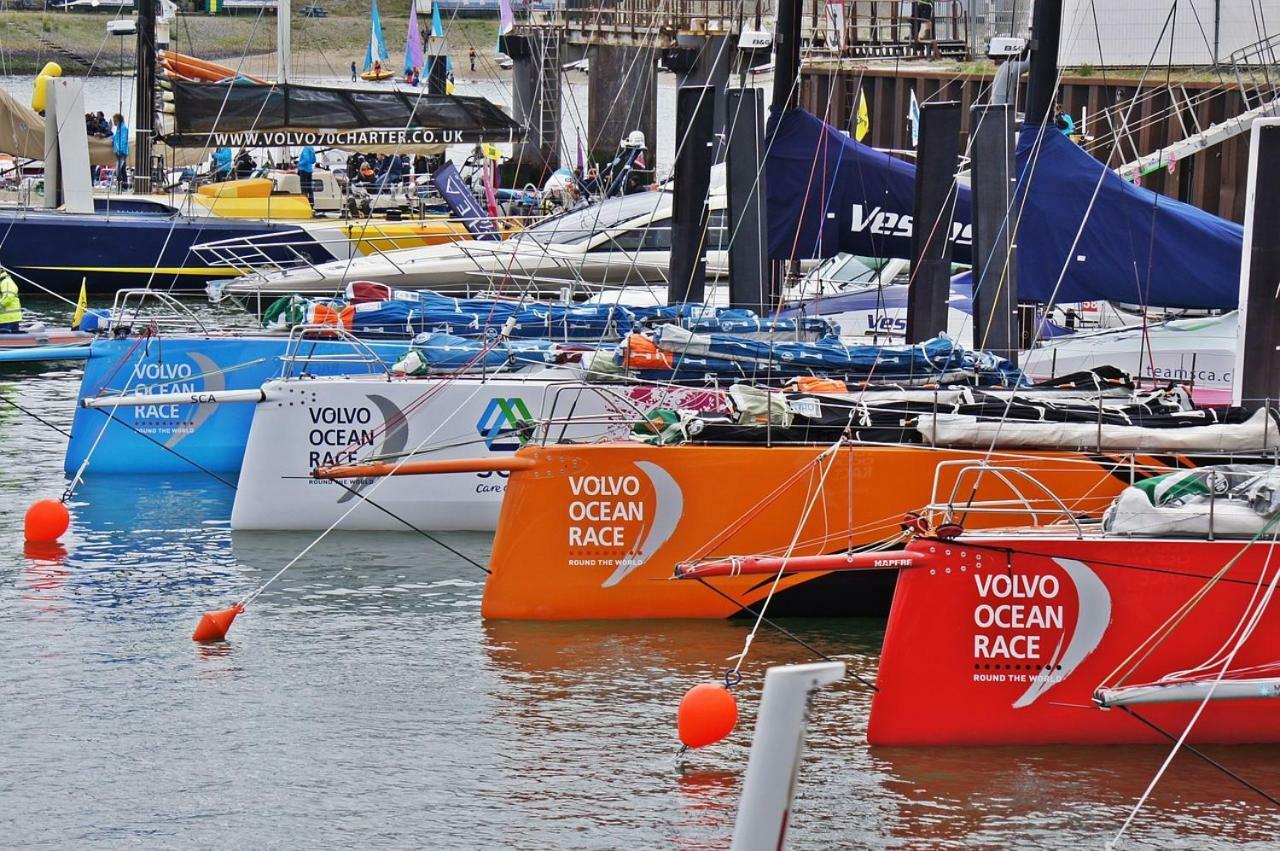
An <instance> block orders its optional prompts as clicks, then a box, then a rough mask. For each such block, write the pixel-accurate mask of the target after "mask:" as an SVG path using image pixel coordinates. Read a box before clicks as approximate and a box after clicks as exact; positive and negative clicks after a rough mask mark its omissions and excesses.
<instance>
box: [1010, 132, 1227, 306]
mask: <svg viewBox="0 0 1280 851" xmlns="http://www.w3.org/2000/svg"><path fill="white" fill-rule="evenodd" d="M1037 147H1038V151H1037ZM1018 173H1019V185H1018V201H1017V203H1015V209H1017V208H1018V207H1019V206H1020V205H1021V203H1022V200H1023V199H1025V201H1026V206H1025V208H1024V210H1023V212H1022V221H1021V225H1020V226H1019V227H1018V270H1019V272H1018V297H1019V298H1020V299H1023V300H1027V301H1038V302H1041V303H1048V302H1049V301H1050V299H1051V298H1052V299H1053V301H1054V303H1056V304H1070V303H1073V302H1080V301H1090V300H1093V299H1103V300H1110V301H1120V302H1127V303H1130V304H1145V305H1149V306H1156V307H1200V308H1223V309H1233V308H1235V307H1237V306H1238V305H1239V302H1240V284H1239V279H1240V277H1239V276H1240V254H1241V251H1242V250H1243V246H1244V229H1243V228H1242V227H1241V226H1240V225H1238V224H1235V223H1233V222H1229V221H1227V220H1226V219H1222V218H1219V217H1217V216H1214V215H1212V214H1210V213H1206V212H1204V211H1203V210H1200V209H1197V208H1196V207H1193V206H1191V205H1190V204H1183V203H1182V202H1180V201H1175V200H1173V199H1172V198H1167V197H1165V196H1163V195H1160V194H1158V193H1156V192H1152V191H1151V190H1149V189H1143V188H1142V187H1140V186H1135V185H1133V184H1132V183H1129V182H1128V181H1126V180H1124V179H1123V178H1121V177H1120V175H1118V174H1116V173H1115V172H1114V171H1112V170H1111V169H1109V168H1107V167H1106V166H1105V165H1104V164H1103V163H1101V162H1100V161H1098V160H1096V159H1094V158H1093V157H1092V156H1090V155H1089V154H1088V153H1087V152H1086V151H1084V150H1083V149H1082V148H1081V147H1080V146H1079V145H1077V144H1075V143H1074V142H1072V141H1071V140H1070V139H1068V138H1067V137H1066V136H1064V135H1062V133H1060V132H1057V131H1056V130H1055V129H1053V128H1050V129H1049V131H1048V132H1044V133H1041V132H1038V128H1031V127H1026V128H1023V131H1022V134H1021V136H1020V137H1019V140H1018ZM1099 174H1102V185H1101V187H1100V188H1099V189H1098V196H1097V199H1096V200H1093V193H1094V187H1095V186H1097V184H1098V175H1099ZM1091 201H1092V205H1093V209H1092V210H1091V211H1090V210H1089V207H1090V202H1091ZM1086 211H1089V217H1088V220H1087V222H1086V223H1085V227H1084V231H1083V232H1082V233H1081V234H1080V241H1079V244H1078V245H1075V247H1074V249H1073V243H1074V241H1075V238H1076V232H1077V230H1079V228H1080V221H1081V220H1082V219H1084V218H1085V213H1086ZM1068 257H1072V258H1074V259H1072V261H1071V263H1070V265H1068V266H1067V272H1066V275H1065V277H1064V278H1063V280H1062V285H1061V287H1059V288H1058V290H1057V293H1056V294H1055V293H1054V288H1055V287H1056V286H1057V283H1058V276H1059V274H1060V273H1061V270H1062V268H1063V265H1064V264H1065V263H1066V261H1067V258H1068Z"/></svg>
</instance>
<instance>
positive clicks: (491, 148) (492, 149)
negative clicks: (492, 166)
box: [480, 142, 502, 162]
mask: <svg viewBox="0 0 1280 851" xmlns="http://www.w3.org/2000/svg"><path fill="white" fill-rule="evenodd" d="M480 150H481V152H482V153H483V154H484V158H485V159H486V160H493V161H494V162H497V161H498V160H500V159H502V151H500V150H498V146H497V145H491V144H489V143H488V142H485V143H484V144H483V145H482V146H481V148H480Z"/></svg>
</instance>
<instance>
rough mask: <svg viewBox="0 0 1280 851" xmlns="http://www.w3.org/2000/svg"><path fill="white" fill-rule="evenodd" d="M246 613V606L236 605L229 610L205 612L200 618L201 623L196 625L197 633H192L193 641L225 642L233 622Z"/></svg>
mask: <svg viewBox="0 0 1280 851" xmlns="http://www.w3.org/2000/svg"><path fill="white" fill-rule="evenodd" d="M243 611H244V606H243V605H241V604H240V603H236V604H235V605H234V606H232V607H231V608H229V609H220V610H219V611H216V612H205V613H204V614H203V615H201V617H200V623H198V624H196V631H195V632H193V633H191V640H192V641H223V640H225V639H226V637H227V631H228V630H230V629H231V622H232V621H234V620H235V619H236V615H238V614H240V613H241V612H243Z"/></svg>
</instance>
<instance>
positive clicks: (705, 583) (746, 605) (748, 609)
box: [697, 576, 880, 691]
mask: <svg viewBox="0 0 1280 851" xmlns="http://www.w3.org/2000/svg"><path fill="white" fill-rule="evenodd" d="M697 580H698V583H699V584H700V585H702V586H703V587H705V588H707V589H709V590H711V591H714V592H715V593H717V594H719V595H720V596H721V597H724V598H725V599H726V600H728V601H729V602H731V603H733V604H734V605H735V606H738V607H739V608H741V609H742V610H743V611H744V612H746V613H747V614H749V615H754V616H756V617H758V618H760V621H761V622H762V623H764V624H766V625H768V626H771V627H773V628H774V629H776V630H777V631H778V632H780V633H782V634H783V635H784V636H785V637H787V638H789V639H791V640H792V641H794V642H795V643H796V644H799V645H800V646H801V647H803V648H804V649H805V650H808V651H809V652H810V653H812V654H813V655H814V656H817V657H818V658H819V659H821V660H823V661H824V662H835V661H836V660H835V659H833V658H832V657H830V656H828V655H827V654H826V653H823V652H822V651H821V650H819V649H818V648H816V647H814V646H813V645H812V644H810V643H809V642H807V641H805V640H804V639H803V638H801V637H800V636H798V635H796V634H795V633H794V632H792V631H791V630H789V629H787V628H786V627H785V626H783V625H782V624H780V623H778V622H777V621H775V620H772V619H771V618H767V617H765V616H764V615H763V614H762V613H761V612H760V611H759V610H757V609H754V608H752V607H751V605H750V604H749V603H743V602H742V601H740V600H736V599H734V597H733V596H732V595H730V594H729V593H727V592H726V591H724V590H723V589H720V588H717V587H716V586H714V585H712V584H711V583H710V582H708V581H707V580H706V579H704V578H703V577H701V576H699V577H697ZM849 676H851V677H853V678H854V679H855V680H857V681H858V682H859V683H861V684H862V685H864V686H866V687H867V688H869V689H871V690H872V691H879V690H880V687H879V686H877V685H876V684H875V683H873V682H870V681H869V680H866V679H864V678H863V677H861V676H859V675H858V674H856V673H850V674H849Z"/></svg>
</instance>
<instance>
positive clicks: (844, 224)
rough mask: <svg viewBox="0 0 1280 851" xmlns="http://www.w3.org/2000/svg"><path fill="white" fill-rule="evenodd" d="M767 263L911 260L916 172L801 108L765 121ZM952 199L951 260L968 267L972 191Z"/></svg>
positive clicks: (962, 188)
mask: <svg viewBox="0 0 1280 851" xmlns="http://www.w3.org/2000/svg"><path fill="white" fill-rule="evenodd" d="M769 121H770V127H769V132H770V133H771V134H772V138H771V140H770V142H769V147H768V151H769V153H768V156H767V157H766V159H765V169H764V171H765V192H766V199H765V200H766V204H767V205H768V207H767V209H768V219H769V257H770V258H772V259H774V260H790V259H792V258H794V259H798V260H801V259H807V258H813V257H831V256H833V255H835V254H839V253H840V252H842V251H843V252H846V253H849V254H857V255H861V256H864V257H903V258H910V257H911V232H912V228H913V225H914V222H913V221H912V219H913V216H914V213H915V197H916V167H915V166H914V165H912V164H911V163H909V162H906V161H904V160H900V159H898V158H897V157H894V156H890V155H889V154H885V153H881V152H880V151H877V150H876V149H874V148H872V147H870V146H868V145H863V144H860V143H858V142H856V141H854V140H853V139H851V138H850V137H848V136H846V135H844V134H843V133H841V132H840V131H839V130H837V129H835V128H834V127H832V126H831V125H830V124H827V123H826V122H824V121H822V119H820V118H818V117H817V116H815V115H812V114H810V113H808V112H805V111H804V110H802V109H792V110H788V111H787V112H785V113H783V114H782V115H781V117H779V116H778V114H777V113H774V114H773V115H772V116H771V117H770V119H769ZM959 189H960V194H959V197H958V198H957V200H956V211H955V224H954V225H953V226H952V237H953V238H954V239H955V250H954V258H955V260H956V262H958V263H968V262H969V253H970V244H971V241H972V239H971V232H970V228H969V188H968V187H967V186H960V187H959Z"/></svg>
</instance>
